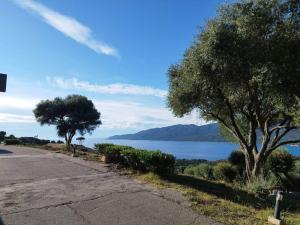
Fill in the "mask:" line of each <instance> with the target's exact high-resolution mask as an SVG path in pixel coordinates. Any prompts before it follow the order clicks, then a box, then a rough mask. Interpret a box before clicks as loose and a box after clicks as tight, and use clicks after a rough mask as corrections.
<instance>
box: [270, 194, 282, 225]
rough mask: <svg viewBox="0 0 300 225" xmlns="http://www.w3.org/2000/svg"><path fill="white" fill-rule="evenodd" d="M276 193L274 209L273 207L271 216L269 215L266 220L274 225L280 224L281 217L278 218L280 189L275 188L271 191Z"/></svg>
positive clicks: (280, 198) (280, 197)
mask: <svg viewBox="0 0 300 225" xmlns="http://www.w3.org/2000/svg"><path fill="white" fill-rule="evenodd" d="M273 194H274V195H276V203H275V209H274V215H273V217H269V218H268V221H269V223H272V224H275V225H281V224H282V223H281V219H280V201H282V197H283V196H282V191H279V190H276V191H274V193H273Z"/></svg>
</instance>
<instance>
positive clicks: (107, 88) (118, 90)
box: [47, 77, 167, 98]
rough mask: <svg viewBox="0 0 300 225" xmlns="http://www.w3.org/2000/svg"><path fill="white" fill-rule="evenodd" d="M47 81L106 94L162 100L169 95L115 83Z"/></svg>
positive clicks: (163, 91)
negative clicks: (148, 96)
mask: <svg viewBox="0 0 300 225" xmlns="http://www.w3.org/2000/svg"><path fill="white" fill-rule="evenodd" d="M47 80H48V82H49V83H50V84H52V85H54V86H58V87H60V88H64V89H73V90H74V89H77V90H82V91H88V92H96V93H104V94H131V95H150V96H156V97H161V98H164V97H166V95H167V91H165V90H161V89H157V88H152V87H148V86H138V85H133V84H122V83H114V84H109V85H99V84H91V83H90V82H88V81H80V80H78V79H77V78H70V79H64V78H62V77H53V78H51V77H48V78H47Z"/></svg>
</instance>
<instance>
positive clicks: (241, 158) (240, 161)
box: [228, 150, 246, 178]
mask: <svg viewBox="0 0 300 225" xmlns="http://www.w3.org/2000/svg"><path fill="white" fill-rule="evenodd" d="M228 161H229V162H230V163H231V164H232V165H234V166H236V168H237V169H238V171H239V175H240V177H241V178H245V177H246V162H245V155H244V153H243V152H242V151H241V150H236V151H233V152H231V154H230V155H229V157H228Z"/></svg>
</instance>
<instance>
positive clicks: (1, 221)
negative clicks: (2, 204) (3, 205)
mask: <svg viewBox="0 0 300 225" xmlns="http://www.w3.org/2000/svg"><path fill="white" fill-rule="evenodd" d="M0 225H5V224H4V223H3V220H2V219H1V216H0Z"/></svg>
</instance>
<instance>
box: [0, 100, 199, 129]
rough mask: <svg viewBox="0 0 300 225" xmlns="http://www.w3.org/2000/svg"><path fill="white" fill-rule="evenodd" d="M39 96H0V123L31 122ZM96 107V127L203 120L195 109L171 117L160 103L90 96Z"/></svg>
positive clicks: (127, 127) (156, 125)
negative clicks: (92, 97)
mask: <svg viewBox="0 0 300 225" xmlns="http://www.w3.org/2000/svg"><path fill="white" fill-rule="evenodd" d="M40 100H41V99H33V98H25V97H19V96H12V97H11V96H1V97H0V108H2V109H5V113H0V123H1V122H2V123H3V122H11V123H13V122H16V123H20V122H21V123H25V122H26V123H33V122H35V120H34V117H33V113H32V110H33V109H34V107H35V105H36V104H37V103H38V102H39V101H40ZM92 100H93V102H94V104H95V106H96V108H97V109H98V110H99V111H100V112H101V120H102V122H103V125H102V126H101V127H100V129H118V130H120V129H123V130H124V131H125V132H126V130H127V129H136V130H142V129H148V128H154V127H163V126H169V125H174V124H198V125H201V124H204V123H205V122H204V121H203V120H201V119H200V118H199V115H198V114H197V113H196V112H193V113H192V114H191V115H188V116H185V117H183V118H177V117H174V116H173V114H172V113H171V112H170V111H169V110H168V109H167V108H164V107H154V106H147V105H143V104H139V103H137V102H125V101H122V102H118V101H108V100H107V101H99V100H95V99H92Z"/></svg>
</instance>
